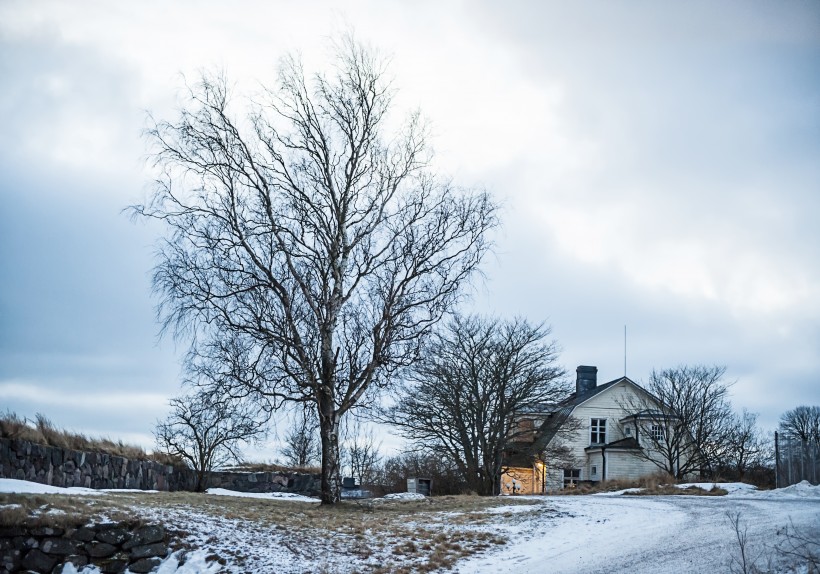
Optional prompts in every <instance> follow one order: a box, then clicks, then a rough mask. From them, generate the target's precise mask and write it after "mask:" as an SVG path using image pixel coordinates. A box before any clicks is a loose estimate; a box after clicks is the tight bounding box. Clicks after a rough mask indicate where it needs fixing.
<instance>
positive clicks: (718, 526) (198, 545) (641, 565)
mask: <svg viewBox="0 0 820 574" xmlns="http://www.w3.org/2000/svg"><path fill="white" fill-rule="evenodd" d="M682 486H686V485H682ZM696 486H700V487H701V488H711V487H712V483H704V484H696ZM719 486H721V487H722V488H724V489H726V490H728V491H729V492H730V494H729V496H718V497H712V496H710V497H702V496H701V497H699V496H618V495H614V494H612V493H610V494H607V495H597V496H541V497H522V498H527V499H530V500H532V501H534V502H535V504H532V505H526V506H524V505H508V506H501V507H495V508H489V509H487V510H486V511H485V512H486V513H487V515H488V516H489V517H490V518H489V520H488V521H487V522H486V523H484V524H483V525H480V526H478V528H481V529H486V530H488V531H492V532H494V533H497V534H499V535H501V536H503V537H504V538H505V539H506V540H507V544H506V545H503V546H497V547H496V546H493V547H492V550H489V551H487V552H485V553H483V554H479V555H476V556H473V557H471V558H468V559H464V560H462V561H460V562H459V563H458V564H457V565H456V568H455V570H456V571H457V572H461V573H463V574H484V573H487V574H489V573H492V574H496V573H498V572H502V573H503V572H515V573H516V574H527V573H533V574H534V573H541V572H544V571H549V572H553V573H556V574H561V573H565V574H566V573H580V572H583V573H597V572H601V573H603V572H606V573H618V572H629V573H630V574H649V573H655V572H659V571H665V572H675V573H678V574H687V573H696V572H697V573H700V572H728V571H731V569H732V568H733V565H732V560H733V559H734V558H735V557H738V556H739V548H738V544H737V540H736V533H735V530H734V528H733V526H732V524H731V522H730V516H739V520H740V524H741V527H742V528H745V529H746V530H747V536H748V544H747V550H749V551H750V553H751V555H752V556H751V557H752V560H754V561H755V562H756V564H757V565H758V566H759V567H763V568H766V569H767V570H768V571H771V572H797V571H799V570H793V569H792V567H793V563H792V564H791V565H790V564H787V563H786V562H783V555H782V552H780V550H779V549H782V548H785V547H786V546H787V545H788V544H789V543H790V542H791V541H793V540H794V539H793V538H790V536H791V535H790V533H793V532H798V533H800V534H801V535H802V536H803V537H804V538H805V539H806V540H808V541H813V540H818V541H820V486H812V485H810V484H809V483H806V482H804V483H800V484H796V485H793V486H790V487H787V488H782V489H778V490H773V491H757V490H755V489H754V488H753V487H749V486H748V485H743V484H739V483H729V484H720V485H719ZM0 492H25V493H48V494H52V493H56V494H92V493H94V491H91V492H89V491H88V489H61V488H57V487H48V486H44V485H39V484H34V483H25V482H24V481H15V480H9V479H3V480H0ZM211 494H214V495H231V496H241V495H242V493H236V492H231V491H222V492H211ZM263 496H264V497H267V498H276V499H282V500H294V501H297V500H298V499H297V498H294V497H282V496H275V497H274V496H270V495H263ZM418 496H419V495H416V496H408V494H407V493H403V494H402V495H401V496H399V497H397V498H398V499H399V500H402V499H408V498H418ZM253 497H254V498H260V497H261V496H260V495H254V496H253ZM308 500H310V501H312V502H315V499H308ZM135 511H136V512H139V513H140V514H142V515H143V517H144V518H146V519H148V520H152V519H154V520H160V521H162V522H163V523H164V524H166V525H169V527H171V528H172V529H173V530H176V531H178V532H184V533H186V535H185V541H186V542H187V543H188V544H189V545H190V547H191V548H193V549H195V550H194V551H192V552H189V553H188V554H187V555H183V554H180V553H175V554H173V555H172V556H171V557H169V558H168V559H166V561H165V562H163V564H162V567H161V569H160V571H159V573H160V574H215V573H216V572H217V571H219V572H229V573H239V572H245V571H254V572H274V571H275V572H277V573H281V574H289V573H293V574H301V573H302V572H306V571H310V572H315V571H322V572H327V573H344V572H350V571H353V570H367V569H369V568H373V567H378V566H382V567H387V568H390V567H391V566H396V564H395V560H396V557H395V556H394V554H393V553H392V552H391V546H390V544H394V543H395V544H398V541H395V542H390V543H389V544H388V545H387V547H386V548H384V549H382V550H380V551H377V552H375V553H372V554H371V552H373V550H372V548H373V547H375V546H376V544H374V540H373V539H372V537H373V534H372V533H370V532H369V530H367V529H365V530H364V531H363V536H362V535H359V536H354V535H351V534H348V533H344V532H334V533H333V535H331V536H328V533H327V532H326V531H324V530H322V529H321V528H319V527H318V526H317V529H316V531H315V532H313V531H308V532H306V531H304V530H303V531H301V532H298V531H290V530H289V529H287V527H286V525H275V524H263V523H259V522H256V521H251V520H246V519H241V518H231V517H228V516H222V517H216V518H215V517H214V516H213V515H210V514H206V513H205V512H201V511H198V510H197V509H195V508H187V507H174V508H161V509H160V508H149V507H140V508H135ZM420 517H421V515H420ZM430 518H432V517H431V516H427V517H425V518H424V520H429V519H430ZM438 519H440V522H439V524H440V525H441V526H442V527H443V528H444V531H445V532H452V533H456V532H457V531H459V530H460V529H464V528H476V526H475V525H473V526H459V525H458V524H457V523H458V521H457V520H455V519H452V518H447V516H446V513H440V516H438ZM319 541H321V542H319ZM813 550H814V551H815V552H820V543H818V545H816V546H815V547H814V548H813ZM364 551H366V552H364ZM212 553H216V554H218V555H220V556H222V557H223V558H225V559H226V560H227V561H228V564H227V566H226V567H224V568H223V567H220V566H219V565H218V564H217V563H214V562H208V561H206V559H205V558H206V556H208V555H210V554H212ZM240 557H241V558H242V560H241V562H242V566H239V565H238V563H236V562H235V560H236V559H237V558H240ZM180 562H183V563H182V564H180ZM735 566H737V565H736V564H735ZM66 572H70V571H69V570H66ZM81 572H82V574H97V573H98V571H97V570H96V569H86V570H82V571H81ZM72 574H74V573H72Z"/></svg>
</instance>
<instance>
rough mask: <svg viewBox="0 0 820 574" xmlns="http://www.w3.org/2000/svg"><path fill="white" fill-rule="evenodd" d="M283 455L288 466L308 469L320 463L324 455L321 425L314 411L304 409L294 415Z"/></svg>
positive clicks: (286, 436)
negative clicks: (320, 437)
mask: <svg viewBox="0 0 820 574" xmlns="http://www.w3.org/2000/svg"><path fill="white" fill-rule="evenodd" d="M281 454H282V456H283V457H284V463H285V464H286V465H287V466H292V467H297V468H306V467H309V466H312V465H315V464H317V463H318V462H319V460H320V457H321V454H322V453H321V446H320V444H319V423H318V422H317V421H316V415H315V414H313V412H312V411H310V410H308V409H302V410H300V412H298V413H294V416H293V421H292V423H291V426H290V428H289V429H288V431H287V434H285V438H284V439H283V445H282V448H281Z"/></svg>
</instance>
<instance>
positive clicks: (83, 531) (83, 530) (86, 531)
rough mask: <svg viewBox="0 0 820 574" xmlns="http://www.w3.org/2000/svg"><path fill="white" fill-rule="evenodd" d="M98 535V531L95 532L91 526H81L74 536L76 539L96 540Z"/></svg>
mask: <svg viewBox="0 0 820 574" xmlns="http://www.w3.org/2000/svg"><path fill="white" fill-rule="evenodd" d="M96 535H97V533H96V532H94V530H93V529H92V528H89V527H88V526H81V527H79V528H78V529H77V531H76V532H75V533H74V535H73V536H72V538H73V539H74V540H79V541H80V542H91V541H92V540H94V537H95V536H96ZM103 542H105V541H103Z"/></svg>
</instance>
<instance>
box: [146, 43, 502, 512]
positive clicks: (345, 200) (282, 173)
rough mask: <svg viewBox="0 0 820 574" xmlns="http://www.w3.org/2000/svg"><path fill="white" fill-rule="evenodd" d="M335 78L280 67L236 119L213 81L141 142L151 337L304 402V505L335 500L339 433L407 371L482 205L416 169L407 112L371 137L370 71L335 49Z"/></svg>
mask: <svg viewBox="0 0 820 574" xmlns="http://www.w3.org/2000/svg"><path fill="white" fill-rule="evenodd" d="M334 70H335V72H334V73H333V74H332V75H330V76H327V75H321V74H320V75H316V76H314V77H313V79H312V82H308V81H307V80H306V78H305V74H304V72H303V69H302V66H301V63H300V62H299V61H298V60H297V59H296V58H293V57H289V58H286V59H285V60H284V61H283V64H282V66H281V70H280V72H279V81H278V86H277V88H276V89H272V90H266V91H265V92H264V94H263V95H262V96H261V97H260V98H259V99H258V103H253V104H249V105H250V108H251V111H250V113H249V114H248V115H247V116H246V117H245V118H244V119H243V118H241V117H240V116H238V115H237V114H236V113H235V106H234V102H233V101H232V98H231V95H230V93H229V89H228V83H227V81H226V80H225V78H223V77H207V76H206V77H203V78H202V80H201V81H200V82H199V83H198V84H197V85H196V86H195V87H194V88H192V89H190V90H189V92H190V93H189V94H188V98H187V100H186V101H184V102H182V105H181V109H182V111H181V113H180V116H179V118H178V119H177V120H176V121H173V122H168V121H158V122H155V123H154V124H153V126H152V127H151V128H150V129H149V130H148V137H149V139H150V140H151V141H152V142H153V144H154V145H155V155H154V158H155V162H156V165H157V166H158V167H159V168H160V169H161V172H162V176H161V177H160V178H159V179H158V181H157V182H156V186H155V189H154V192H153V195H152V197H151V198H150V201H149V202H148V203H147V204H146V205H140V206H135V207H133V213H134V214H135V215H137V216H145V217H148V218H152V219H157V220H159V221H161V222H163V223H164V224H165V226H166V228H167V230H168V236H167V238H166V240H165V242H164V243H163V244H162V246H161V248H160V250H159V261H158V263H157V265H156V267H155V270H154V288H155V290H156V291H157V292H158V294H159V296H160V298H161V301H160V307H159V309H160V316H161V318H162V320H163V324H164V329H172V330H173V331H174V332H175V333H176V334H177V335H178V336H186V335H189V336H191V337H192V339H193V340H194V343H195V345H196V344H197V343H200V344H202V342H203V341H207V342H208V343H207V345H204V346H203V347H201V348H199V349H198V352H201V353H202V354H204V355H206V356H207V357H208V360H210V359H214V358H219V357H220V355H222V354H223V353H226V352H227V354H228V355H231V354H232V353H234V351H236V356H241V357H243V358H244V360H243V361H242V363H241V369H240V370H241V371H242V373H241V374H242V377H239V378H236V379H233V382H234V383H235V386H237V387H241V389H239V390H234V391H231V392H232V393H236V394H241V393H242V392H247V393H250V394H252V395H254V396H256V397H257V398H260V399H263V400H265V401H268V402H270V404H271V405H272V406H273V407H275V406H276V405H277V404H279V403H281V402H282V401H297V402H304V403H309V404H312V405H314V406H315V409H316V412H317V416H318V420H319V427H320V436H321V443H322V461H321V466H322V481H321V490H322V503H323V504H333V503H335V502H337V501H338V500H339V495H340V489H341V483H340V475H339V425H340V421H341V420H342V417H343V416H344V415H345V414H346V413H347V412H348V411H350V410H351V409H353V408H354V407H356V406H357V405H359V404H361V403H362V401H366V400H368V399H370V398H372V397H373V393H372V391H375V390H377V389H379V388H384V387H385V386H386V385H387V384H388V383H389V381H390V378H391V374H392V373H393V372H394V371H395V370H396V369H398V368H401V367H404V366H406V365H409V364H410V363H411V362H412V361H413V360H414V359H415V357H416V355H417V352H418V346H419V343H420V341H421V339H422V338H423V337H424V336H425V335H426V334H427V333H428V332H429V331H430V329H431V328H432V326H433V325H435V324H436V323H437V322H438V321H439V320H440V318H441V317H442V315H443V313H444V312H446V310H447V309H449V308H450V307H451V306H452V305H453V304H454V303H455V302H456V301H457V299H458V298H459V295H460V292H461V288H462V286H463V285H464V284H465V282H467V281H468V280H469V279H470V277H471V276H472V275H473V273H474V272H475V271H476V269H477V267H478V265H479V263H480V261H481V259H482V257H483V255H484V254H485V252H486V251H487V249H488V248H489V243H488V239H487V232H488V231H489V230H491V229H492V228H494V227H495V226H496V225H497V208H496V205H495V204H494V203H493V201H492V200H491V199H490V197H489V195H488V194H487V193H484V192H475V191H471V190H460V189H457V188H455V187H454V186H452V185H451V184H450V183H448V182H447V181H443V180H442V179H441V178H439V177H436V176H435V175H434V174H432V173H431V172H430V171H429V161H430V157H431V154H430V151H429V149H428V146H427V143H426V133H425V128H424V125H423V123H422V122H421V120H420V117H419V115H418V114H417V113H416V114H413V115H411V116H410V118H409V119H408V120H407V121H406V122H405V123H404V125H403V127H401V128H398V129H397V130H395V131H394V132H393V133H391V134H386V133H385V130H386V125H387V124H388V121H387V118H388V111H389V110H390V108H391V102H392V93H393V92H392V90H391V88H390V85H389V83H388V82H387V81H386V80H385V64H384V62H383V60H381V59H380V58H379V57H378V56H377V55H375V54H374V53H373V52H372V51H371V50H369V49H366V48H364V47H362V46H360V45H359V44H357V43H356V42H355V41H354V40H353V39H352V38H350V37H346V38H343V39H342V41H341V42H340V44H339V46H338V49H337V61H336V63H335V68H334Z"/></svg>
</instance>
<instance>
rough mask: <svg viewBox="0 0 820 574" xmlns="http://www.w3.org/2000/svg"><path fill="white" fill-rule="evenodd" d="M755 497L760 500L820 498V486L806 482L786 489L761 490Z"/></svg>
mask: <svg viewBox="0 0 820 574" xmlns="http://www.w3.org/2000/svg"><path fill="white" fill-rule="evenodd" d="M755 495H756V496H757V497H759V498H820V485H813V484H812V483H810V482H809V481H808V480H804V481H802V482H798V483H797V484H792V485H791V486H786V487H784V488H776V489H774V490H761V491H759V492H756V493H755Z"/></svg>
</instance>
